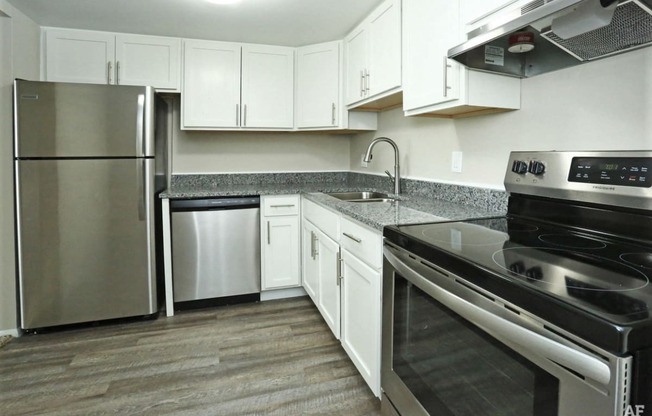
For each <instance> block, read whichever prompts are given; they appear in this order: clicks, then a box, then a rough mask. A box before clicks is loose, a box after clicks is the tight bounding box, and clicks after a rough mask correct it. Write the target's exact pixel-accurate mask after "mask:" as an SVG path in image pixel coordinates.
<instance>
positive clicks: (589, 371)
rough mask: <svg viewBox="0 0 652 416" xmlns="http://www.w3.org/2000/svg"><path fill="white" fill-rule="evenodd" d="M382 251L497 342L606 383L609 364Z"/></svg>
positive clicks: (399, 269)
mask: <svg viewBox="0 0 652 416" xmlns="http://www.w3.org/2000/svg"><path fill="white" fill-rule="evenodd" d="M383 253H384V255H385V258H386V259H387V261H389V263H390V264H391V265H392V266H393V267H394V269H395V270H396V271H397V272H398V273H399V274H401V275H402V276H403V277H405V278H406V279H408V280H410V281H412V282H413V283H415V282H419V285H420V286H423V285H425V286H426V287H427V288H428V294H429V295H431V296H432V297H433V298H434V299H435V300H437V301H438V302H440V303H441V304H443V305H444V306H446V307H447V308H449V309H451V310H452V311H453V312H455V313H457V314H458V315H460V316H462V317H463V318H465V319H466V320H468V321H470V322H472V323H473V324H474V325H476V326H478V327H479V328H482V329H483V330H484V331H486V332H488V333H489V334H491V335H492V336H494V337H495V338H496V339H498V340H500V341H501V342H503V343H506V344H507V345H509V344H516V345H519V346H521V347H523V348H524V349H526V350H528V351H530V352H533V353H535V354H537V355H539V356H541V357H545V358H546V359H548V360H550V361H553V362H554V363H557V364H558V365H561V366H563V367H566V368H568V369H570V370H572V371H575V372H577V373H580V374H582V375H584V376H586V377H588V378H591V379H593V380H595V381H597V382H599V383H601V384H603V385H608V384H609V380H610V379H611V371H610V369H609V366H608V365H607V364H605V363H604V362H602V361H600V360H599V359H597V358H594V357H593V356H591V355H588V354H586V353H585V352H582V351H578V350H576V349H573V348H571V347H568V346H566V345H563V344H560V343H558V342H556V341H554V340H551V339H549V338H546V337H544V336H543V335H540V334H537V333H536V332H532V331H530V330H528V329H525V328H523V327H521V326H519V325H517V324H515V323H513V322H510V321H508V320H506V319H504V318H501V317H500V316H497V315H494V314H492V313H491V312H489V311H486V310H485V309H483V308H481V307H479V306H477V305H474V304H473V303H471V302H469V301H467V300H464V299H462V298H460V297H459V296H457V295H454V294H452V293H450V292H448V291H447V290H444V289H443V288H441V287H439V286H437V285H436V284H434V283H432V282H431V281H429V280H428V279H426V278H425V277H423V276H421V274H419V272H417V271H415V270H414V269H412V268H411V267H410V266H408V265H407V264H406V263H405V262H404V261H403V260H401V259H400V258H399V257H397V255H396V254H394V253H393V252H392V250H391V249H390V248H388V247H387V246H385V247H384V248H383Z"/></svg>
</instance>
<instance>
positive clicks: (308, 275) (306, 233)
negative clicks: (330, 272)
mask: <svg viewBox="0 0 652 416" xmlns="http://www.w3.org/2000/svg"><path fill="white" fill-rule="evenodd" d="M316 230H317V229H316V228H315V226H314V225H312V224H311V223H310V222H309V221H305V220H304V221H303V227H302V237H303V238H302V249H301V259H302V262H301V265H302V267H303V288H304V289H305V290H306V292H307V293H308V295H309V296H310V298H311V299H312V301H313V302H314V304H315V305H317V304H318V303H319V264H318V263H317V256H316V253H317V234H316Z"/></svg>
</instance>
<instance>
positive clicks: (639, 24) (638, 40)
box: [541, 0, 652, 61]
mask: <svg viewBox="0 0 652 416" xmlns="http://www.w3.org/2000/svg"><path fill="white" fill-rule="evenodd" d="M541 35H542V36H544V37H545V38H546V39H548V40H550V41H551V42H552V43H554V44H556V45H558V46H559V47H561V48H562V49H564V50H565V51H567V52H568V53H570V54H571V55H573V56H574V57H575V58H577V59H579V60H581V61H590V60H592V59H596V58H602V57H605V56H609V55H611V54H615V53H618V52H619V51H622V50H625V49H631V48H633V47H637V46H643V45H645V44H646V43H650V42H652V11H650V10H649V9H648V8H647V7H645V6H643V5H642V4H640V3H638V2H637V1H636V0H630V1H629V2H626V3H622V4H620V5H619V6H618V7H617V8H616V11H615V12H614V16H613V19H612V20H611V23H610V24H609V25H607V26H604V27H601V28H599V29H596V30H592V31H590V32H587V33H584V34H582V35H578V36H574V37H572V38H568V39H562V38H560V37H559V36H557V35H556V34H555V33H554V32H552V31H551V30H547V31H544V32H542V33H541Z"/></svg>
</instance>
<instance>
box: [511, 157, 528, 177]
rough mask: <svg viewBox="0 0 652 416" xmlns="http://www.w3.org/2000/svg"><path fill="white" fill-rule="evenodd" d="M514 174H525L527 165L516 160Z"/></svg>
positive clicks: (513, 168) (513, 164)
mask: <svg viewBox="0 0 652 416" xmlns="http://www.w3.org/2000/svg"><path fill="white" fill-rule="evenodd" d="M512 172H514V173H518V174H519V175H520V174H523V173H526V172H527V163H525V162H523V161H522V160H515V161H514V163H512Z"/></svg>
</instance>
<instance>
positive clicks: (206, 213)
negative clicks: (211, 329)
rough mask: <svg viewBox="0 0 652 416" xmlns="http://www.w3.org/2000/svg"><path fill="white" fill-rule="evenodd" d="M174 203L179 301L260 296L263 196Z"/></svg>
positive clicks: (174, 255)
mask: <svg viewBox="0 0 652 416" xmlns="http://www.w3.org/2000/svg"><path fill="white" fill-rule="evenodd" d="M170 208H171V211H172V279H173V284H174V302H175V303H180V302H189V301H192V302H193V303H195V304H196V303H200V302H197V301H200V300H211V301H213V302H215V303H230V302H227V300H230V301H238V300H240V301H242V300H245V301H246V300H259V299H260V197H257V196H256V197H233V198H210V199H187V200H173V201H171V204H170ZM220 301H222V302H220Z"/></svg>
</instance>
